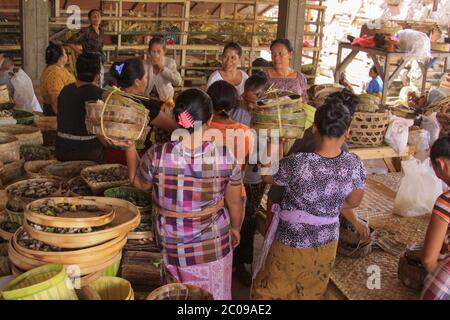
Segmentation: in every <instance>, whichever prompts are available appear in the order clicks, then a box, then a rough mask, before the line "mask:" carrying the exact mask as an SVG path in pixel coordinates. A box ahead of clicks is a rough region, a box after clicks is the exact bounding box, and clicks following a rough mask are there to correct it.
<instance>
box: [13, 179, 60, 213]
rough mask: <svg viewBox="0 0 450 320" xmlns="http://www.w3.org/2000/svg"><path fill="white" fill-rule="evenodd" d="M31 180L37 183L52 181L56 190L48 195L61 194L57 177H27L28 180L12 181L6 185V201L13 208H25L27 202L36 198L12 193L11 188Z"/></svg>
mask: <svg viewBox="0 0 450 320" xmlns="http://www.w3.org/2000/svg"><path fill="white" fill-rule="evenodd" d="M32 182H38V183H45V182H52V183H54V184H55V185H56V186H57V190H56V191H55V192H54V193H53V194H50V195H48V196H53V197H55V196H59V195H61V190H62V182H61V180H59V179H53V178H37V179H29V180H23V181H19V182H16V183H13V184H11V185H9V186H8V187H6V196H7V197H8V203H9V204H10V205H11V206H12V207H13V208H18V209H22V210H25V207H26V206H27V204H29V203H30V202H32V201H34V200H36V198H32V197H25V196H18V195H14V194H12V190H13V189H14V188H15V187H18V186H21V185H24V184H27V183H32Z"/></svg>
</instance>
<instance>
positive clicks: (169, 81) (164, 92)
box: [145, 37, 182, 100]
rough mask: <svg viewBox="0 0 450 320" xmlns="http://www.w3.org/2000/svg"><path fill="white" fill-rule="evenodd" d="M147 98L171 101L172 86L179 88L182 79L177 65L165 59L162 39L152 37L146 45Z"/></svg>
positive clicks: (172, 94)
mask: <svg viewBox="0 0 450 320" xmlns="http://www.w3.org/2000/svg"><path fill="white" fill-rule="evenodd" d="M148 56H149V57H148V60H147V64H148V85H147V89H146V90H145V94H146V95H147V96H151V97H155V98H158V99H161V100H173V96H174V89H173V87H174V86H181V84H182V79H181V75H180V73H179V72H178V71H177V64H176V63H175V60H173V59H172V58H169V57H166V43H165V41H164V39H163V38H159V37H154V38H152V39H151V40H150V42H149V44H148Z"/></svg>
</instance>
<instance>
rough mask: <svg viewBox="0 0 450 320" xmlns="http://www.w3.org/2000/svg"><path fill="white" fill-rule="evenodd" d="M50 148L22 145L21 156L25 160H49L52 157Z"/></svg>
mask: <svg viewBox="0 0 450 320" xmlns="http://www.w3.org/2000/svg"><path fill="white" fill-rule="evenodd" d="M50 154H51V153H50V150H49V149H47V148H45V147H42V146H36V145H28V144H25V145H21V146H20V156H21V158H22V159H24V160H25V161H35V160H48V159H50Z"/></svg>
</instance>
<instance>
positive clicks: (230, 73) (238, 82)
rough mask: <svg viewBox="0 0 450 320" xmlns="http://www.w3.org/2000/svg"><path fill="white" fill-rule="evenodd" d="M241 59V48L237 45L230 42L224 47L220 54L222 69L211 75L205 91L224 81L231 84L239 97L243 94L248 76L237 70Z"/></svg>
mask: <svg viewBox="0 0 450 320" xmlns="http://www.w3.org/2000/svg"><path fill="white" fill-rule="evenodd" d="M241 57H242V48H241V46H240V45H239V44H238V43H236V42H230V43H228V44H227V45H225V47H224V48H223V53H222V68H221V69H220V70H217V71H215V72H214V73H213V74H211V76H210V77H209V79H208V84H207V86H206V89H208V88H209V86H210V85H211V84H213V83H214V82H216V81H219V80H225V81H226V82H228V83H230V84H232V85H233V86H234V87H235V88H236V90H237V91H238V93H239V96H241V95H242V94H243V93H244V84H245V81H246V80H247V79H248V75H247V74H246V73H245V72H244V71H242V70H239V66H240V65H241Z"/></svg>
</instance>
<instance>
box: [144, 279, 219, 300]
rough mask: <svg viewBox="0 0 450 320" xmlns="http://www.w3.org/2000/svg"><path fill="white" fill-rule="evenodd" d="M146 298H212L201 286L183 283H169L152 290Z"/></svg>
mask: <svg viewBox="0 0 450 320" xmlns="http://www.w3.org/2000/svg"><path fill="white" fill-rule="evenodd" d="M147 300H214V298H213V295H212V294H211V293H209V292H208V291H206V290H205V289H203V288H200V287H196V286H193V285H190V284H184V283H171V284H167V285H165V286H162V287H160V288H158V289H156V290H153V291H152V292H151V293H150V294H149V295H148V296H147Z"/></svg>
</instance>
